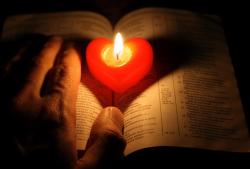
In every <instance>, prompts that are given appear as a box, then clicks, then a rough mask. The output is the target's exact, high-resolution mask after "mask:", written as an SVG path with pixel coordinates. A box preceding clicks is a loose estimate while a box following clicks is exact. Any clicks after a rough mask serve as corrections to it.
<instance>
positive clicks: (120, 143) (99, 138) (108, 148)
mask: <svg viewBox="0 0 250 169" xmlns="http://www.w3.org/2000/svg"><path fill="white" fill-rule="evenodd" d="M122 129H123V114H122V112H121V111H120V110H119V109H118V108H115V107H107V108H105V109H104V110H103V111H102V112H101V113H100V114H99V116H98V117H97V119H96V121H95V122H94V124H93V127H92V129H91V133H90V138H89V140H88V143H87V151H86V153H85V155H84V156H83V158H81V159H80V160H78V163H77V168H78V169H81V168H98V167H100V166H107V165H110V164H111V162H112V161H113V162H114V160H117V159H116V158H119V157H121V156H122V154H123V150H124V148H125V145H126V143H125V140H124V138H123V136H122Z"/></svg>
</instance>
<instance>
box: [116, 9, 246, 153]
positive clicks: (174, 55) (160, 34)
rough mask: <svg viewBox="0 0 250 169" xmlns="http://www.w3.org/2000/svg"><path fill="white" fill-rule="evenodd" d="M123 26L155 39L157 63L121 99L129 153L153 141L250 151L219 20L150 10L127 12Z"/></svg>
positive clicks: (129, 32) (131, 33) (134, 33)
mask: <svg viewBox="0 0 250 169" xmlns="http://www.w3.org/2000/svg"><path fill="white" fill-rule="evenodd" d="M116 30H119V31H121V32H122V33H123V34H124V36H125V37H126V38H129V37H134V36H137V37H142V38H146V39H148V40H149V42H150V43H151V44H152V46H153V50H154V62H155V63H154V65H155V66H154V69H155V71H154V72H153V73H152V74H151V75H149V77H150V78H149V77H147V78H145V79H144V80H143V81H142V82H140V83H139V84H138V85H136V86H135V87H134V88H133V89H132V90H129V91H128V92H126V94H125V95H121V96H116V104H117V105H118V106H119V107H120V108H121V109H122V110H123V111H124V112H125V128H124V135H125V137H126V139H127V141H128V145H127V147H126V151H125V154H129V153H131V152H134V151H136V150H139V149H142V148H147V147H153V146H180V147H193V148H204V149H212V150H223V151H236V152H249V151H250V141H249V140H250V139H249V133H248V128H247V125H246V121H245V117H244V111H243V108H242V105H241V101H240V96H239V91H238V88H237V83H236V80H235V77H234V70H233V67H232V64H231V60H230V56H229V52H228V49H227V45H226V40H225V37H224V32H223V29H222V27H221V25H220V20H219V18H216V17H215V16H208V15H202V14H196V13H193V12H185V11H177V10H168V9H163V8H146V9H141V10H137V11H135V12H132V13H130V14H128V15H126V16H125V17H124V18H122V19H121V20H120V21H119V22H118V24H117V26H116ZM144 83H145V84H149V85H148V86H147V87H145V86H144V87H142V86H141V85H142V84H144ZM138 91H139V92H138Z"/></svg>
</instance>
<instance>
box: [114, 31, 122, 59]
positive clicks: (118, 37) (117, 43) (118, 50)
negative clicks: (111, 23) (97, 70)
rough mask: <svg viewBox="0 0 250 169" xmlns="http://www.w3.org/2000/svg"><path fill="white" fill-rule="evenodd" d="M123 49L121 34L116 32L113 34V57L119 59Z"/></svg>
mask: <svg viewBox="0 0 250 169" xmlns="http://www.w3.org/2000/svg"><path fill="white" fill-rule="evenodd" d="M122 51H123V38H122V35H121V34H120V33H119V32H118V33H117V34H116V36H115V45H114V57H115V58H116V59H117V60H119V57H120V56H121V54H122Z"/></svg>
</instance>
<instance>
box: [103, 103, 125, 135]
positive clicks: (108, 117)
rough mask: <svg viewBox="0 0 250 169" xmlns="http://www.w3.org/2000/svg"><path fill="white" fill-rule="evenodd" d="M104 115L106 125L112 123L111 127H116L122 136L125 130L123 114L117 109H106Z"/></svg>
mask: <svg viewBox="0 0 250 169" xmlns="http://www.w3.org/2000/svg"><path fill="white" fill-rule="evenodd" d="M103 112H104V114H103V120H104V123H109V122H111V123H112V124H111V125H114V126H115V127H116V128H117V129H118V130H119V132H120V134H122V130H123V114H122V112H121V111H120V110H119V109H118V108H116V107H111V106H110V107H106V108H105V109H104V110H103Z"/></svg>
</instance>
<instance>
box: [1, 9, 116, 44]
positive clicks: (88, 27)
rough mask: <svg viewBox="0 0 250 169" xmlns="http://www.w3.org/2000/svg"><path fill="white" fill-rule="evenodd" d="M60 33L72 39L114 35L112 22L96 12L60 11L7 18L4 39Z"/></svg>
mask: <svg viewBox="0 0 250 169" xmlns="http://www.w3.org/2000/svg"><path fill="white" fill-rule="evenodd" d="M34 33H36V34H44V35H60V36H63V37H65V38H66V37H67V38H72V39H93V38H96V37H112V36H113V30H112V26H111V24H110V22H109V21H108V20H107V19H106V18H105V17H103V16H102V15H100V14H97V13H94V12H87V11H82V12H80V11H79V12H58V13H43V14H42V13H41V14H26V15H17V16H12V17H9V18H7V20H6V22H5V23H4V27H3V34H2V40H5V39H7V40H8V39H16V38H18V37H20V36H26V35H29V34H34Z"/></svg>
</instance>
